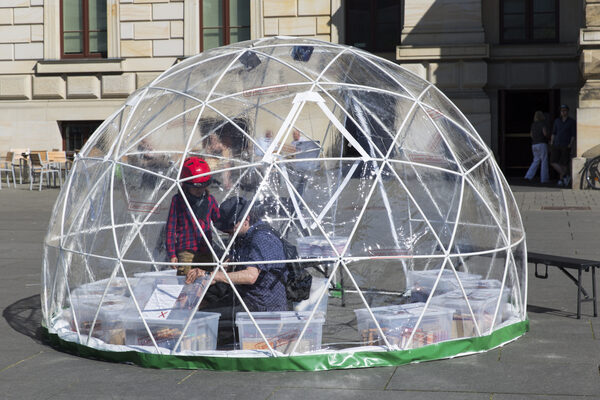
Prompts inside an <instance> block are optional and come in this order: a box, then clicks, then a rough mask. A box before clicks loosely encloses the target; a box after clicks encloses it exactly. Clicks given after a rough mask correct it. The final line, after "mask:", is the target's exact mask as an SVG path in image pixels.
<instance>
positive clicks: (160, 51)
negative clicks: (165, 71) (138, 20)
mask: <svg viewBox="0 0 600 400" xmlns="http://www.w3.org/2000/svg"><path fill="white" fill-rule="evenodd" d="M152 55H153V56H154V57H182V56H183V39H171V40H154V41H153V42H152Z"/></svg>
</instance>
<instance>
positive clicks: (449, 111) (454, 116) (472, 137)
mask: <svg viewBox="0 0 600 400" xmlns="http://www.w3.org/2000/svg"><path fill="white" fill-rule="evenodd" d="M421 101H422V102H423V103H424V104H426V105H427V106H428V107H430V108H431V109H432V110H436V111H437V112H439V113H440V114H442V115H443V116H444V117H445V118H446V119H448V120H449V121H451V123H452V124H454V125H456V126H458V127H459V128H460V129H461V130H463V131H464V132H465V134H464V136H465V137H468V138H469V139H468V141H467V142H465V143H462V146H465V145H468V146H474V147H475V145H473V144H469V142H471V141H472V142H474V143H477V144H478V148H480V149H485V148H486V145H485V143H484V142H483V140H482V139H481V137H479V135H478V134H477V132H475V131H474V130H473V128H472V126H471V124H470V123H469V121H468V120H467V118H466V117H465V116H464V115H463V114H462V113H461V112H460V110H459V109H458V108H457V107H456V106H455V105H454V104H452V103H451V102H450V100H448V98H447V97H446V96H445V95H444V94H443V93H442V92H441V91H440V90H439V89H438V88H436V87H435V86H433V85H432V86H430V87H429V90H427V92H425V94H424V95H423V97H422V98H421ZM457 145H459V146H461V144H460V141H457Z"/></svg>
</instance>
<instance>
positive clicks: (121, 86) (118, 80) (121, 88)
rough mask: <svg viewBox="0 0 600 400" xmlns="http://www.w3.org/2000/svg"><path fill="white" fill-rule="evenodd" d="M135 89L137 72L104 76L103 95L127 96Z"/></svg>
mask: <svg viewBox="0 0 600 400" xmlns="http://www.w3.org/2000/svg"><path fill="white" fill-rule="evenodd" d="M134 90H135V74H134V73H126V74H122V75H103V76H102V97H103V98H104V97H127V96H129V95H130V94H131V93H132V92H133V91H134Z"/></svg>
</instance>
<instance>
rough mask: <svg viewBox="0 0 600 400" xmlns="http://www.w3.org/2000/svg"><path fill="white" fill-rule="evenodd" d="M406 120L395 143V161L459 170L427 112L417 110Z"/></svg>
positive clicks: (451, 153) (454, 158)
mask: <svg viewBox="0 0 600 400" xmlns="http://www.w3.org/2000/svg"><path fill="white" fill-rule="evenodd" d="M405 118H408V119H407V121H406V123H405V125H404V128H403V129H402V131H401V132H400V135H399V136H398V139H397V140H396V142H395V143H394V145H395V147H396V148H395V150H394V152H393V155H394V159H396V160H401V161H407V162H410V163H415V164H417V163H418V164H425V165H430V166H432V167H436V168H442V169H446V170H449V171H458V170H459V167H458V163H457V159H456V157H455V155H454V154H453V152H452V151H451V150H450V147H448V144H447V142H446V140H445V139H444V137H443V136H442V134H441V133H440V131H439V130H438V128H437V127H436V126H435V125H434V123H433V122H432V119H431V118H430V117H429V116H428V115H427V113H426V112H424V111H423V110H422V109H419V108H417V109H416V110H415V111H414V112H413V113H412V114H409V115H407V116H406V117H405ZM413 132H419V134H418V135H415V134H414V133H413Z"/></svg>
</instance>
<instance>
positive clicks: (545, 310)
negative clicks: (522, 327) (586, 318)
mask: <svg viewBox="0 0 600 400" xmlns="http://www.w3.org/2000/svg"><path fill="white" fill-rule="evenodd" d="M527 312H532V313H535V314H550V315H556V316H557V317H566V318H575V319H576V318H577V314H575V313H571V312H568V311H562V310H558V309H556V308H548V307H542V306H536V305H534V304H527ZM582 315H583V314H582Z"/></svg>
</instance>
